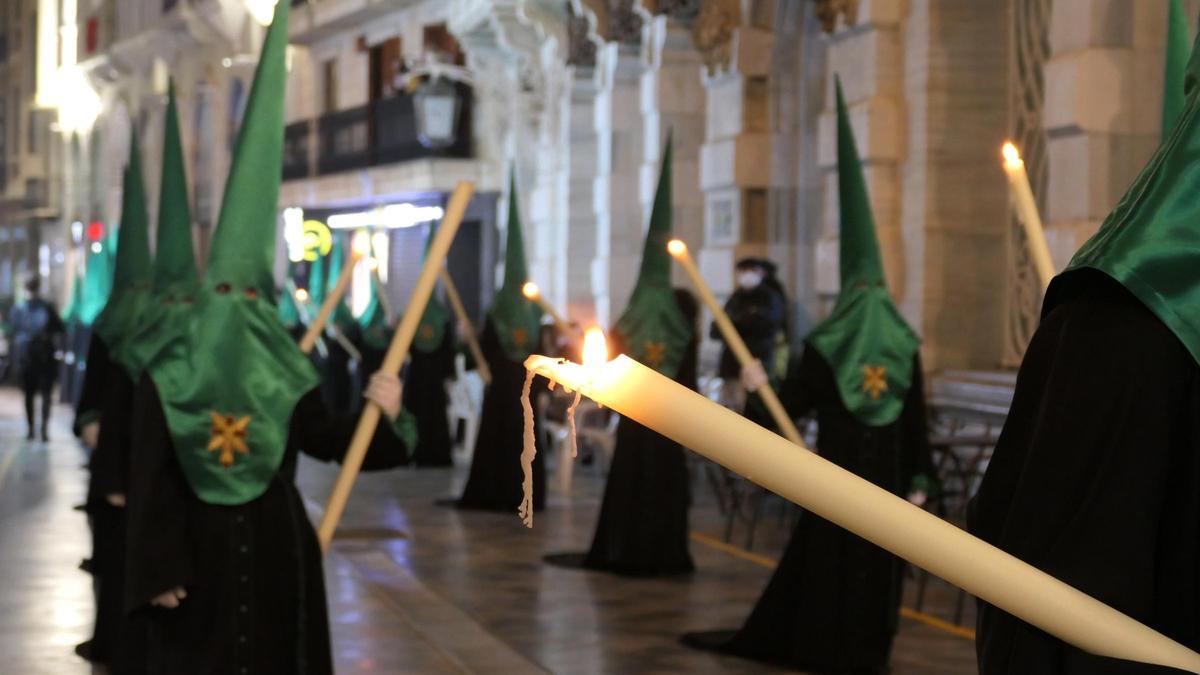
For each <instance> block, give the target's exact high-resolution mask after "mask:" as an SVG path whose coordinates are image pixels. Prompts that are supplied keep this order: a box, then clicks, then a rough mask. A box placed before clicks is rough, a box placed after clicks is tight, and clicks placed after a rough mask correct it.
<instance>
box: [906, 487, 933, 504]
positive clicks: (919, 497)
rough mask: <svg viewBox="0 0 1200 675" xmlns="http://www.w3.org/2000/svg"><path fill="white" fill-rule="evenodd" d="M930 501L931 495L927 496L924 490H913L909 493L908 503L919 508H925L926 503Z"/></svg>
mask: <svg viewBox="0 0 1200 675" xmlns="http://www.w3.org/2000/svg"><path fill="white" fill-rule="evenodd" d="M928 499H929V495H927V494H925V491H924V490H913V491H912V492H910V493H908V501H910V502H912V503H913V504H916V505H917V506H925V501H926V500H928Z"/></svg>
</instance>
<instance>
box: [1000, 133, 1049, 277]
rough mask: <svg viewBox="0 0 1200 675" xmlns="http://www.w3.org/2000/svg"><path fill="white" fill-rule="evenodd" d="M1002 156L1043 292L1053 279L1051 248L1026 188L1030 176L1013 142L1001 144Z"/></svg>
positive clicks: (1028, 190) (1010, 189)
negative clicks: (1002, 146) (1002, 145)
mask: <svg viewBox="0 0 1200 675" xmlns="http://www.w3.org/2000/svg"><path fill="white" fill-rule="evenodd" d="M1001 153H1002V154H1003V155H1004V173H1005V175H1007V176H1008V187H1009V193H1010V194H1011V195H1012V201H1013V206H1014V207H1015V208H1016V210H1017V219H1019V220H1020V221H1021V224H1022V225H1023V226H1024V227H1025V240H1026V241H1027V242H1028V243H1029V255H1030V256H1031V257H1032V258H1033V265H1034V267H1035V268H1036V269H1037V275H1038V281H1040V282H1041V284H1042V290H1046V287H1047V286H1049V285H1050V279H1052V278H1054V260H1053V259H1052V258H1051V257H1050V248H1049V247H1048V246H1047V245H1046V233H1045V231H1044V230H1043V229H1042V217H1041V215H1039V214H1038V209H1037V202H1036V201H1034V199H1033V189H1032V188H1031V187H1030V186H1029V174H1027V173H1026V172H1025V162H1024V161H1023V160H1022V159H1021V154H1020V153H1019V152H1018V151H1017V146H1015V145H1013V144H1012V141H1005V142H1004V148H1003V149H1002V150H1001Z"/></svg>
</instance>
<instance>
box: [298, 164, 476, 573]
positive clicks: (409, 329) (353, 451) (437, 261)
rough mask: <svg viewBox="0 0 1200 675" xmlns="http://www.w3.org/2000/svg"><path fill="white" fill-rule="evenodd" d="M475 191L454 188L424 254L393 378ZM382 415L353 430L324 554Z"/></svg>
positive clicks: (396, 344)
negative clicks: (442, 216)
mask: <svg viewBox="0 0 1200 675" xmlns="http://www.w3.org/2000/svg"><path fill="white" fill-rule="evenodd" d="M474 192H475V186H474V185H473V184H472V183H469V182H462V183H459V184H458V186H457V187H455V188H454V193H453V194H452V195H451V196H450V203H449V204H448V205H447V207H446V216H445V218H443V219H442V224H441V227H439V228H438V231H437V234H436V235H434V237H433V242H432V243H431V244H430V246H429V251H428V253H426V255H425V265H424V266H423V267H422V268H421V274H420V275H419V276H418V277H417V284H416V286H415V287H414V288H413V291H412V295H411V296H409V299H408V307H407V309H405V311H404V318H402V319H401V320H400V324H399V325H398V326H396V333H395V335H394V336H393V337H392V342H391V344H390V345H389V346H388V350H387V353H386V354H385V355H384V357H383V366H382V367H381V368H380V370H381V371H383V372H385V373H391V374H393V375H398V374H399V373H400V366H401V365H403V363H404V359H405V357H407V356H408V349H409V347H410V346H412V339H413V335H415V334H416V332H417V325H418V324H419V323H420V322H421V315H422V314H423V313H424V312H425V305H426V304H427V303H428V302H429V296H430V294H432V293H433V286H434V284H435V283H437V275H438V270H439V269H440V268H441V267H442V263H443V261H444V260H445V259H446V252H447V251H449V250H450V244H451V242H453V241H454V235H455V233H456V232H458V226H459V224H460V223H462V217H463V213H465V212H466V210H467V204H468V203H469V202H470V201H471V195H472V194H473V193H474ZM381 413H382V411H381V410H380V409H379V406H378V405H376V404H375V403H373V402H370V401H368V402H367V405H366V406H365V407H364V408H363V413H362V417H360V418H359V420H358V426H357V427H355V429H354V436H353V437H352V438H351V440H350V447H349V449H347V450H346V456H345V457H344V458H343V459H342V470H341V472H340V473H338V477H337V482H335V483H334V484H333V492H332V493H331V494H330V495H329V503H328V505H326V507H325V513H324V514H323V515H322V516H321V524H320V526H319V527H318V528H317V537H318V539H319V540H320V542H321V550H322V551H328V550H329V544H330V542H331V541H333V531H334V530H335V529H337V524H338V521H339V520H341V518H342V511H344V510H345V508H346V501H347V500H348V499H349V498H350V490H351V489H352V488H353V487H354V480H355V479H356V478H357V477H358V472H359V470H361V469H362V463H363V459H364V458H365V457H366V455H367V448H368V447H369V446H370V444H371V439H372V438H373V437H374V436H375V428H376V427H377V426H379V418H380V416H381Z"/></svg>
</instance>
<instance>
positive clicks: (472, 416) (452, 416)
mask: <svg viewBox="0 0 1200 675" xmlns="http://www.w3.org/2000/svg"><path fill="white" fill-rule="evenodd" d="M454 375H455V378H454V381H452V382H447V383H446V395H447V398H448V401H449V403H448V405H447V407H446V415H447V417H448V418H449V420H450V428H451V429H457V428H458V422H459V420H462V421H463V428H464V431H463V442H462V446H461V447H460V448H459V449H458V452H457V453H455V454H456V455H457V459H458V461H459V463H463V464H469V463H470V461H471V456H472V454H473V453H474V452H475V439H476V437H477V435H478V434H479V411H480V410H481V409H482V408H483V387H484V384H483V378H481V377H480V376H479V373H477V372H475V371H473V370H467V359H466V356H464V355H462V354H458V355H456V356H455V357H454Z"/></svg>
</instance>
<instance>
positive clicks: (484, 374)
mask: <svg viewBox="0 0 1200 675" xmlns="http://www.w3.org/2000/svg"><path fill="white" fill-rule="evenodd" d="M438 273H439V274H440V275H441V277H442V286H445V288H446V298H447V299H448V300H449V301H450V307H451V308H452V309H453V310H454V315H455V316H457V317H458V320H459V322H460V323H462V324H463V328H464V329H466V332H467V334H466V336H465V337H466V340H467V349H470V350H471V358H472V359H475V370H476V371H478V372H479V378H480V379H482V380H483V383H484V384H491V383H492V369H491V368H489V367H488V364H487V359H485V358H483V350H482V349H480V348H479V340H478V338H476V337H475V326H473V325H471V317H469V316H467V310H466V308H465V307H463V304H462V297H461V296H459V294H458V287H457V286H455V285H454V279H451V278H450V272H449V270H447V269H446V268H445V267H443V268H442V269H441V270H440V271H439V272H438Z"/></svg>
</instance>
